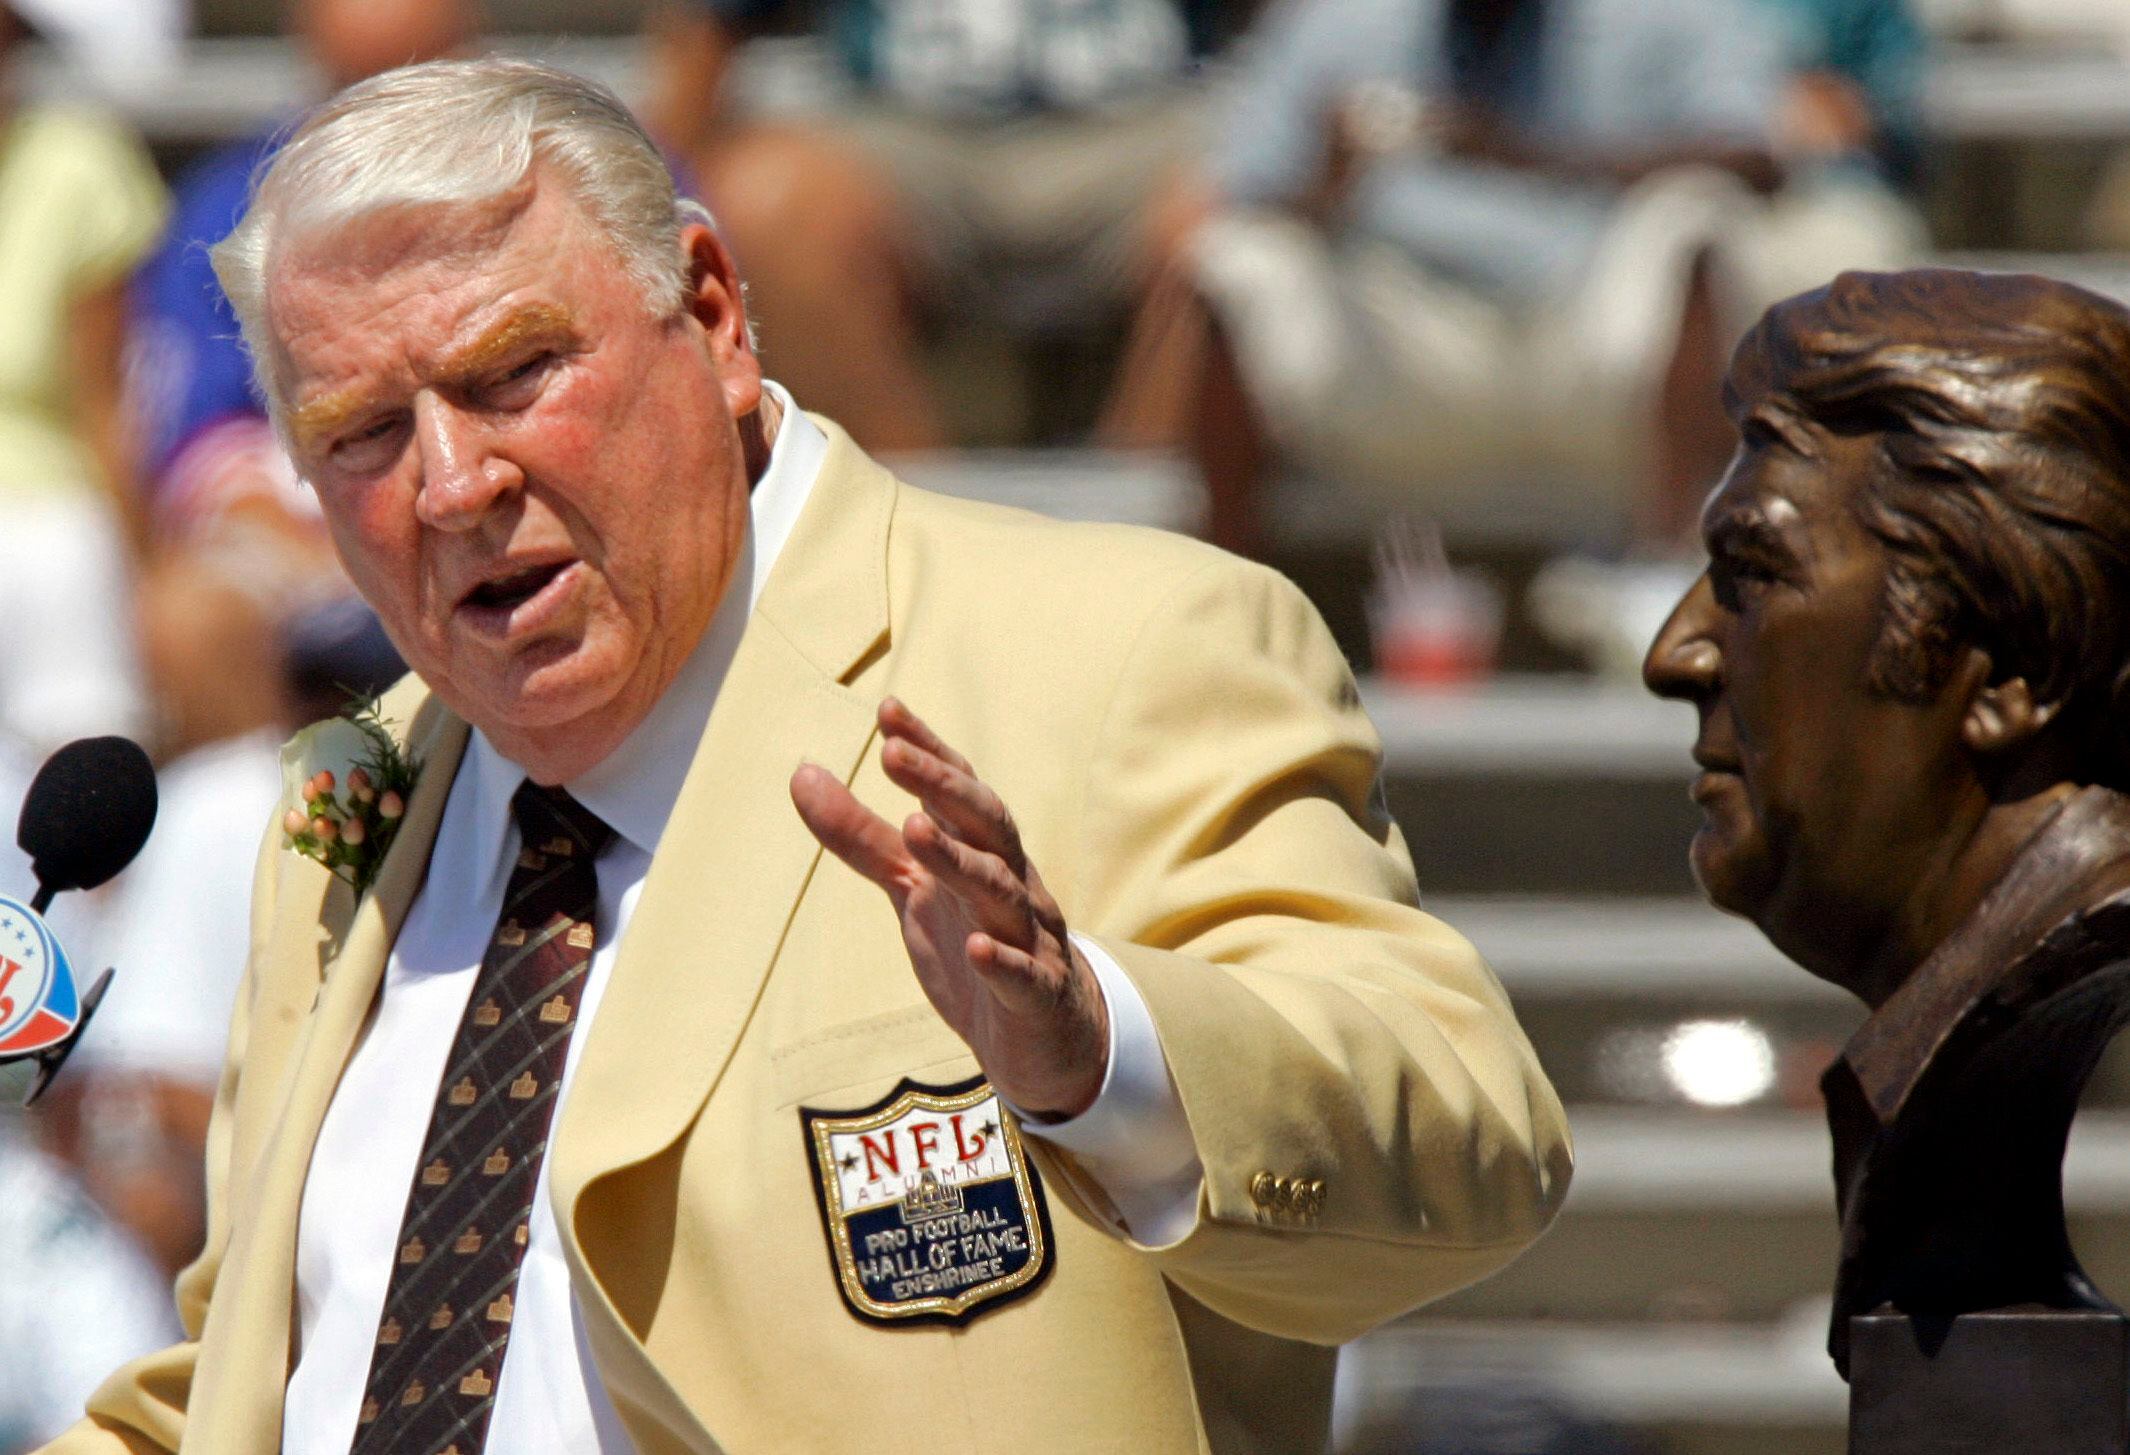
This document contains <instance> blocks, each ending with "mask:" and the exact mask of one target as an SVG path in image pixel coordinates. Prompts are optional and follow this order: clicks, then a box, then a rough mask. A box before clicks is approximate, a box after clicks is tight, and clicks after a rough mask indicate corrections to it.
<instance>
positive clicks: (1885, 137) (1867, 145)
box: [1759, 0, 1925, 191]
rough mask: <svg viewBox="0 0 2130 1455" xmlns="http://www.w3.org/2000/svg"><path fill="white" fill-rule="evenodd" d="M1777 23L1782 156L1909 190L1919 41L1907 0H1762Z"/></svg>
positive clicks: (1918, 109)
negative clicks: (1782, 59) (1786, 75)
mask: <svg viewBox="0 0 2130 1455" xmlns="http://www.w3.org/2000/svg"><path fill="white" fill-rule="evenodd" d="M1759 3H1760V4H1762V5H1764V6H1766V7H1767V8H1768V10H1769V12H1770V13H1771V14H1772V15H1774V17H1775V18H1776V21H1777V23H1778V24H1779V25H1780V26H1781V27H1782V31H1783V38H1784V40H1785V42H1786V47H1787V49H1786V54H1787V58H1788V61H1789V66H1790V82H1789V85H1788V87H1787V88H1786V90H1785V94H1784V96H1783V99H1782V105H1781V111H1780V114H1779V115H1778V116H1777V118H1776V133H1775V148H1776V151H1777V152H1778V153H1779V154H1780V155H1781V156H1782V157H1783V158H1784V160H1785V161H1786V162H1789V163H1790V164H1791V165H1793V166H1796V165H1799V164H1811V165H1822V166H1845V167H1854V168H1858V169H1861V170H1863V171H1865V172H1868V173H1870V174H1871V175H1873V176H1875V177H1878V178H1880V179H1882V180H1884V181H1886V182H1888V183H1891V184H1893V185H1894V186H1897V187H1899V188H1901V189H1903V190H1904V191H1912V190H1913V189H1914V187H1915V184H1916V182H1917V180H1918V176H1917V174H1918V173H1919V171H1920V170H1921V167H1922V144H1923V135H1922V127H1923V121H1922V82H1923V63H1924V48H1925V40H1924V35H1923V29H1922V27H1921V26H1920V25H1919V24H1918V23H1917V22H1916V18H1915V16H1914V14H1913V13H1912V12H1911V10H1910V8H1909V5H1908V3H1907V0H1759Z"/></svg>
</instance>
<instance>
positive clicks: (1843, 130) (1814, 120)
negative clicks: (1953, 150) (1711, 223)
mask: <svg viewBox="0 0 2130 1455" xmlns="http://www.w3.org/2000/svg"><path fill="white" fill-rule="evenodd" d="M1757 3H1759V4H1760V5H1762V6H1763V7H1765V8H1766V9H1767V10H1768V12H1769V13H1770V14H1771V15H1772V16H1773V17H1774V19H1775V21H1776V22H1777V24H1778V25H1779V27H1780V29H1781V32H1782V36H1783V39H1784V42H1785V50H1784V54H1785V57H1786V60H1787V62H1788V66H1789V78H1788V80H1787V82H1786V84H1785V86H1784V88H1783V95H1782V99H1781V102H1780V103H1779V106H1778V109H1777V112H1776V117H1775V131H1774V138H1773V140H1774V150H1775V155H1776V157H1777V158H1778V159H1779V160H1780V161H1781V163H1782V167H1783V174H1784V185H1783V189H1782V191H1781V192H1780V193H1778V194H1777V195H1776V196H1775V197H1774V198H1773V199H1771V201H1770V203H1769V205H1768V207H1767V210H1766V212H1765V213H1764V214H1763V215H1761V216H1760V217H1758V218H1757V219H1756V220H1755V222H1754V225H1753V226H1751V227H1749V228H1744V229H1740V230H1739V231H1738V232H1737V233H1736V234H1734V235H1733V236H1732V237H1731V238H1730V239H1729V247H1730V252H1729V256H1728V258H1727V264H1728V266H1729V267H1730V268H1731V269H1732V270H1733V272H1734V274H1735V275H1736V276H1735V279H1734V281H1735V283H1736V291H1737V293H1738V295H1739V296H1738V298H1737V300H1736V301H1737V305H1738V308H1739V310H1740V312H1739V314H1738V316H1735V317H1733V318H1732V319H1731V320H1730V322H1731V323H1732V324H1733V325H1735V326H1736V327H1735V328H1734V330H1733V331H1736V330H1737V329H1742V327H1743V325H1744V324H1746V323H1747V322H1750V319H1751V317H1752V316H1755V315H1757V314H1758V312H1759V310H1760V309H1761V308H1762V307H1764V306H1765V305H1767V304H1769V303H1772V302H1774V301H1776V300H1777V299H1781V298H1787V297H1789V296H1790V295H1791V294H1793V293H1800V292H1803V291H1804V290H1805V289H1807V288H1816V287H1818V286H1819V285H1820V284H1821V283H1824V282H1826V281H1827V280H1828V279H1829V278H1831V277H1832V276H1833V275H1834V274H1835V273H1836V272H1837V271H1839V270H1840V269H1841V268H1845V267H1859V266H1861V267H1898V266H1904V265H1906V264H1908V263H1910V262H1912V261H1914V259H1915V258H1916V256H1918V255H1919V254H1920V253H1921V252H1922V251H1923V248H1924V246H1925V242H1926V237H1925V229H1924V225H1923V219H1922V214H1921V213H1920V212H1919V211H1918V210H1917V208H1916V207H1915V205H1914V203H1913V201H1912V198H1913V196H1914V194H1915V193H1916V191H1917V190H1918V188H1919V186H1920V184H1921V181H1922V176H1921V173H1922V165H1923V118H1922V83H1923V66H1924V60H1925V53H1924V52H1925V38H1924V35H1923V30H1922V27H1921V26H1920V25H1919V24H1917V22H1916V18H1915V16H1914V14H1913V13H1912V11H1911V9H1910V6H1909V4H1908V0H1757Z"/></svg>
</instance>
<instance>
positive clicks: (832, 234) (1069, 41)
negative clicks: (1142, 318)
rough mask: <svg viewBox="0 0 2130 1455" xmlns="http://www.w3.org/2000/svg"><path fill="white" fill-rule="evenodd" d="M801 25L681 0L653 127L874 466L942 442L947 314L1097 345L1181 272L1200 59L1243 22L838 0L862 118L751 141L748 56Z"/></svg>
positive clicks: (1066, 2) (1224, 16) (1186, 13)
mask: <svg viewBox="0 0 2130 1455" xmlns="http://www.w3.org/2000/svg"><path fill="white" fill-rule="evenodd" d="M786 8H787V7H786V6H785V5H784V4H783V3H782V0H666V3H665V4H664V6H663V8H662V10H661V12H660V14H659V16H658V17H657V19H656V21H655V22H654V27H653V33H654V35H655V36H656V37H657V38H658V44H657V46H656V47H655V48H654V55H655V57H656V59H655V62H654V68H653V71H654V74H653V87H652V95H651V97H650V99H649V101H648V103H647V106H646V115H647V120H648V121H649V124H650V125H651V127H652V129H653V130H654V132H656V133H658V134H659V135H661V136H662V137H663V138H664V139H665V140H666V142H667V144H668V145H669V146H673V147H675V148H677V149H681V150H684V151H686V152H687V153H689V154H690V155H692V156H694V157H695V158H696V159H697V160H698V163H699V175H700V178H701V181H702V183H703V185H704V189H705V195H706V196H707V197H708V199H709V201H710V203H711V205H712V207H713V208H714V210H715V211H716V213H717V216H718V220H719V223H720V226H721V228H722V230H723V232H724V234H725V236H726V237H727V239H728V240H729V241H730V243H731V245H732V248H733V251H734V253H735V254H736V256H737V257H738V259H739V262H740V266H741V268H742V270H743V271H744V272H745V273H746V275H747V279H748V289H749V292H750V295H751V297H752V301H753V303H754V305H755V312H756V314H757V316H758V317H759V318H760V319H761V321H762V329H763V336H764V350H765V355H766V356H767V357H768V358H770V359H771V360H772V362H773V364H774V367H775V369H776V373H777V377H778V378H779V379H782V380H784V381H785V382H786V383H788V384H789V385H790V386H791V388H792V391H793V393H794V394H796V395H797V396H798V397H799V398H800V399H801V400H802V401H804V402H805V403H806V404H807V406H808V407H810V408H814V409H819V410H821V411H823V412H825V413H827V414H829V415H830V416H832V417H833V418H835V419H836V420H838V421H839V422H840V423H842V424H843V425H844V426H845V427H846V428H848V429H849V430H850V432H851V434H852V435H853V436H854V437H856V438H857V440H858V441H859V443H860V444H862V445H864V446H865V447H866V448H868V449H875V450H897V449H925V448H935V447H938V446H940V445H943V444H945V443H946V442H947V429H946V426H945V424H944V422H943V420H942V416H941V411H940V406H939V402H938V400H937V398H936V397H935V395H934V392H933V389H932V386H931V384H930V383H929V382H928V381H927V379H926V377H925V375H924V372H923V368H922V364H921V358H920V339H921V331H922V326H923V324H924V322H925V321H926V320H927V318H928V317H936V316H938V315H940V314H941V313H942V312H943V311H944V310H945V309H948V308H952V309H953V310H955V311H956V312H957V313H958V314H962V315H965V316H970V315H973V316H977V317H982V318H986V319H988V320H990V321H993V322H996V323H1000V324H1003V325H1004V326H1006V327H1008V328H1010V329H1012V330H1014V331H1015V332H1017V333H1025V332H1027V331H1029V330H1040V329H1059V328H1073V327H1078V328H1081V329H1088V328H1090V327H1092V326H1094V325H1096V324H1098V323H1100V322H1113V321H1116V320H1119V319H1122V318H1125V317H1127V316H1128V315H1129V313H1130V312H1131V310H1132V309H1133V308H1134V307H1135V306H1136V304H1137V302H1138V300H1139V299H1140V298H1141V297H1142V296H1143V294H1144V292H1145V290H1146V287H1147V285H1148V283H1149V281H1150V280H1151V279H1153V278H1155V277H1157V276H1158V275H1159V274H1160V271H1161V267H1162V264H1163V263H1164V261H1165V260H1166V258H1167V257H1168V256H1169V254H1170V253H1171V251H1172V250H1173V248H1174V247H1175V246H1176V244H1177V242H1178V241H1179V240H1180V239H1181V238H1182V237H1183V236H1184V235H1185V234H1186V233H1187V232H1188V231H1189V228H1190V226H1191V224H1192V223H1193V222H1194V221H1195V220H1196V218H1197V217H1198V216H1199V215H1200V213H1201V211H1202V204H1201V201H1200V198H1201V195H1202V193H1201V189H1200V187H1199V185H1198V183H1197V182H1196V180H1195V178H1196V171H1195V166H1194V164H1195V162H1196V160H1197V158H1198V156H1199V154H1200V150H1201V144H1200V134H1199V133H1200V123H1201V113H1202V111H1203V108H1204V99H1205V98H1204V92H1203V88H1202V86H1201V85H1200V84H1199V82H1198V80H1197V79H1196V77H1195V74H1194V72H1195V63H1196V61H1197V60H1198V58H1200V57H1202V56H1203V55H1205V54H1206V53H1207V52H1208V51H1209V50H1210V49H1212V48H1213V47H1214V45H1215V44H1216V43H1217V42H1218V41H1219V40H1220V39H1222V38H1223V33H1224V30H1226V29H1232V28H1234V26H1235V25H1236V24H1238V23H1239V22H1238V21H1237V19H1236V15H1235V13H1234V12H1236V11H1238V10H1239V9H1241V8H1242V7H1240V6H1238V5H1235V4H1226V5H1223V4H1221V3H1219V0H1105V3H1089V0H1043V3H1032V4H1013V5H1005V4H999V3H998V0H832V3H827V4H825V5H821V6H818V7H817V11H818V13H819V20H820V29H821V31H822V33H823V34H824V36H825V37H827V38H828V39H829V40H830V41H832V43H833V47H834V52H835V55H836V58H837V60H838V61H839V62H840V64H841V68H842V70H843V72H844V73H845V75H846V76H847V77H848V79H849V80H850V82H851V83H852V85H853V86H854V87H855V88H856V90H857V92H858V98H859V99H858V101H857V103H856V104H855V105H854V106H853V107H852V108H851V109H850V110H849V111H848V112H847V113H846V114H840V115H838V116H836V117H834V118H833V119H828V120H822V121H819V122H809V121H787V122H781V123H773V124H770V123H765V124H759V125H746V124H742V123H741V122H739V121H738V120H736V119H735V118H734V117H732V116H731V115H730V108H729V107H728V106H727V104H726V103H727V95H726V88H725V86H724V80H725V75H726V72H727V69H728V65H729V62H730V59H731V57H732V55H733V53H734V50H735V48H736V47H738V46H739V45H741V44H742V43H744V42H745V41H746V40H747V39H748V38H750V37H751V36H753V35H754V34H756V33H757V32H758V31H760V30H761V29H762V28H763V26H764V25H765V24H766V23H768V22H769V21H771V20H772V19H774V18H776V17H777V16H778V15H779V13H780V12H782V11H784V10H785V9H786Z"/></svg>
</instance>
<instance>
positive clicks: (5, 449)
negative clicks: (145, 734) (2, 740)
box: [0, 0, 164, 747]
mask: <svg viewBox="0 0 2130 1455" xmlns="http://www.w3.org/2000/svg"><path fill="white" fill-rule="evenodd" d="M47 11H49V12H50V13H49V14H46V13H45V12H47ZM39 13H40V15H45V19H46V23H47V24H48V25H50V24H54V23H55V22H56V21H57V20H59V19H60V18H62V17H64V16H65V15H66V14H67V13H68V12H66V11H64V10H62V9H60V8H59V7H53V6H45V7H40V11H39ZM27 33H28V32H27V29H26V25H25V22H24V20H23V18H22V15H21V13H20V12H18V11H17V10H16V9H15V8H14V6H13V5H12V4H10V3H8V0H0V298H5V299H6V306H5V307H4V308H0V522H4V526H0V542H4V545H0V727H4V728H5V729H6V730H7V731H9V732H12V733H14V734H16V735H18V736H20V737H22V738H24V739H25V740H27V741H29V742H31V743H32V744H35V745H38V746H44V747H50V746H54V745H56V744H58V743H60V742H64V741H65V740H67V739H69V738H73V737H78V736H81V735H82V734H84V733H91V732H133V733H138V732H140V731H141V730H142V728H143V726H144V724H145V711H146V704H145V700H144V698H143V694H142V690H141V685H140V677H139V667H138V664H137V661H136V659H135V655H134V651H133V646H132V633H131V617H130V607H129V588H128V578H129V549H130V542H131V540H132V539H134V538H137V530H135V529H134V527H136V526H137V522H138V519H139V514H138V496H137V494H136V490H135V486H134V469H133V453H132V444H131V441H130V439H129V437H128V432H127V430H126V428H125V427H124V419H125V416H124V411H123V409H122V408H121V403H120V401H121V397H122V393H123V391H122V388H121V379H122V369H121V360H122V357H123V354H124V349H125V342H126V304H125V277H126V274H127V272H128V270H130V269H131V267H132V266H133V264H134V263H135V262H136V261H137V260H138V259H139V257H140V256H141V254H142V253H143V252H145V251H146V250H147V248H148V246H149V245H150V243H152V242H153V241H154V238H155V232H156V229H157V227H158V226H160V224H161V222H162V216H163V205H164V199H163V191H162V184H161V183H160V182H159V181H157V179H156V175H155V171H154V168H153V167H152V166H151V165H150V163H149V161H148V157H147V154H146V152H144V151H143V150H142V149H141V146H140V144H139V143H138V142H137V141H135V140H134V139H133V138H132V137H131V136H130V135H128V134H127V133H125V132H124V131H122V130H121V129H120V128H119V127H118V126H117V125H116V124H115V123H113V122H112V121H110V120H109V119H107V118H105V117H103V116H102V115H99V114H97V113H94V112H91V111H89V110H86V109H83V108H79V107H72V106H56V105H38V104H32V103H29V102H26V101H22V100H19V99H18V98H17V97H16V95H15V94H14V93H15V85H16V76H17V71H16V69H15V67H14V65H13V63H12V58H13V55H14V53H15V52H16V51H17V49H18V46H19V43H20V41H21V40H22V39H23V38H24V36H25V35H26V34H27Z"/></svg>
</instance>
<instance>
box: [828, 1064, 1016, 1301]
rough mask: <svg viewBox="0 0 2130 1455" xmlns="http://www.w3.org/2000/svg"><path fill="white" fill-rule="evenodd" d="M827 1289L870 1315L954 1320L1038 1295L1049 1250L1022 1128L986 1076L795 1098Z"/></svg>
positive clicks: (901, 1084)
mask: <svg viewBox="0 0 2130 1455" xmlns="http://www.w3.org/2000/svg"><path fill="white" fill-rule="evenodd" d="M799 1119H800V1122H801V1124H802V1127H803V1130H804V1132H805V1135H806V1152H807V1156H808V1157H809V1158H811V1159H812V1162H813V1171H814V1197H815V1200H816V1201H817V1202H818V1203H819V1204H820V1208H821V1221H822V1225H823V1227H824V1229H825V1230H826V1232H827V1234H828V1249H829V1260H830V1263H831V1264H832V1265H833V1267H834V1270H835V1275H836V1286H837V1287H838V1288H839V1289H840V1290H841V1291H842V1293H843V1301H844V1303H845V1304H847V1305H849V1307H850V1311H851V1312H852V1313H853V1314H856V1315H857V1316H858V1317H859V1318H861V1319H864V1320H866V1321H867V1322H868V1323H876V1324H903V1323H945V1324H962V1323H967V1322H968V1321H969V1320H970V1319H973V1318H975V1317H976V1316H977V1315H978V1314H981V1313H984V1312H987V1311H988V1310H989V1309H991V1308H993V1307H996V1306H997V1305H999V1304H1001V1303H1005V1302H1007V1301H1008V1300H1011V1299H1015V1298H1020V1297H1022V1296H1023V1295H1026V1294H1029V1293H1032V1292H1034V1291H1035V1289H1036V1288H1037V1286H1039V1285H1040V1284H1041V1283H1042V1281H1043V1280H1044V1279H1045V1278H1047V1277H1049V1276H1050V1270H1051V1266H1052V1264H1053V1263H1054V1262H1055V1261H1056V1256H1057V1255H1056V1251H1055V1248H1054V1245H1053V1242H1052V1238H1051V1231H1050V1209H1049V1206H1048V1205H1047V1204H1046V1203H1045V1202H1044V1200H1043V1184H1042V1181H1041V1180H1040V1178H1038V1176H1037V1175H1036V1170H1035V1168H1034V1167H1033V1166H1031V1165H1030V1164H1029V1161H1028V1151H1027V1148H1026V1147H1025V1146H1024V1145H1023V1144H1022V1142H1021V1135H1020V1129H1019V1128H1018V1127H1016V1126H1015V1125H1014V1124H1013V1120H1012V1118H1010V1117H1009V1116H1007V1115H1006V1109H1005V1106H1004V1104H1003V1103H1002V1102H1001V1101H1000V1100H999V1095H998V1093H997V1092H996V1091H993V1090H992V1089H991V1085H990V1083H989V1082H987V1081H985V1080H984V1079H983V1078H982V1077H978V1078H976V1079H974V1080H971V1081H964V1082H961V1083H959V1084H958V1085H954V1086H926V1085H922V1084H920V1083H918V1082H915V1081H909V1080H905V1081H903V1082H901V1083H900V1084H899V1085H897V1086H896V1088H895V1089H894V1090H893V1091H891V1092H889V1093H888V1094H887V1096H886V1097H884V1098H883V1099H881V1100H880V1101H877V1102H875V1103H873V1105H871V1106H869V1107H865V1108H863V1109H861V1110H858V1111H847V1112H846V1111H822V1110H819V1109H817V1108H814V1107H804V1106H802V1107H800V1108H799Z"/></svg>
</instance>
